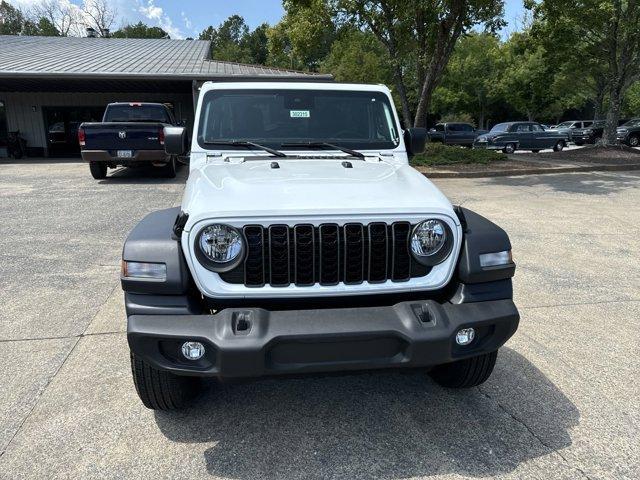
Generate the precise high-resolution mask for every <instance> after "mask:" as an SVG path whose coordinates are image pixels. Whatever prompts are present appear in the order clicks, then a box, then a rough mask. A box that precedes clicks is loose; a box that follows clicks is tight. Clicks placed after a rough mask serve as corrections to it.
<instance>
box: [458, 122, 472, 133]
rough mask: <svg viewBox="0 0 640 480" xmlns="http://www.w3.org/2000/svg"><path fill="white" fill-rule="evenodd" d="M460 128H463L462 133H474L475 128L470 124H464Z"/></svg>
mask: <svg viewBox="0 0 640 480" xmlns="http://www.w3.org/2000/svg"><path fill="white" fill-rule="evenodd" d="M460 126H461V127H462V131H463V132H473V127H472V126H471V125H469V124H468V123H463V124H462V125H460Z"/></svg>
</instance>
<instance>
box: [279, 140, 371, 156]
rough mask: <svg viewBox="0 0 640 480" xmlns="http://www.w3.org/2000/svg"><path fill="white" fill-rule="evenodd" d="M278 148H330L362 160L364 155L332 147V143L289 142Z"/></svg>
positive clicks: (335, 146)
mask: <svg viewBox="0 0 640 480" xmlns="http://www.w3.org/2000/svg"><path fill="white" fill-rule="evenodd" d="M280 146H281V147H309V148H332V149H334V150H340V151H342V152H344V153H348V154H349V155H351V156H352V157H356V158H364V155H363V154H362V153H360V152H356V151H355V150H351V149H350V148H345V147H340V146H338V145H334V144H333V143H327V142H291V143H282V144H281V145H280Z"/></svg>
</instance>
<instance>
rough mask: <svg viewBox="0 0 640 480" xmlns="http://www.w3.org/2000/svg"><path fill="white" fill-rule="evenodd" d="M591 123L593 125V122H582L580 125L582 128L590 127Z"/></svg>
mask: <svg viewBox="0 0 640 480" xmlns="http://www.w3.org/2000/svg"><path fill="white" fill-rule="evenodd" d="M591 125H593V122H584V123H583V124H582V126H583V127H584V128H587V127H590V126H591Z"/></svg>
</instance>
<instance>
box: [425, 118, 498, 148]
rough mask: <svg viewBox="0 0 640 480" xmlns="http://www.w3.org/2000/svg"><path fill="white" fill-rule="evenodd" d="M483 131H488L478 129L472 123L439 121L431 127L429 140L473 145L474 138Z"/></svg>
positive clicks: (448, 143) (467, 145) (466, 145)
mask: <svg viewBox="0 0 640 480" xmlns="http://www.w3.org/2000/svg"><path fill="white" fill-rule="evenodd" d="M483 133H487V131H486V130H476V129H475V128H474V127H473V125H471V124H470V123H459V122H446V123H438V124H436V125H435V126H434V127H433V128H431V129H429V141H430V142H440V143H444V144H445V145H463V146H465V147H472V146H473V142H474V140H475V139H476V138H477V137H478V135H482V134H483Z"/></svg>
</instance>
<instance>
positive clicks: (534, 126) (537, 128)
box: [531, 123, 544, 132]
mask: <svg viewBox="0 0 640 480" xmlns="http://www.w3.org/2000/svg"><path fill="white" fill-rule="evenodd" d="M531 131H532V132H543V131H544V129H543V128H542V127H541V126H540V125H538V124H537V123H534V124H532V125H531Z"/></svg>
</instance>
